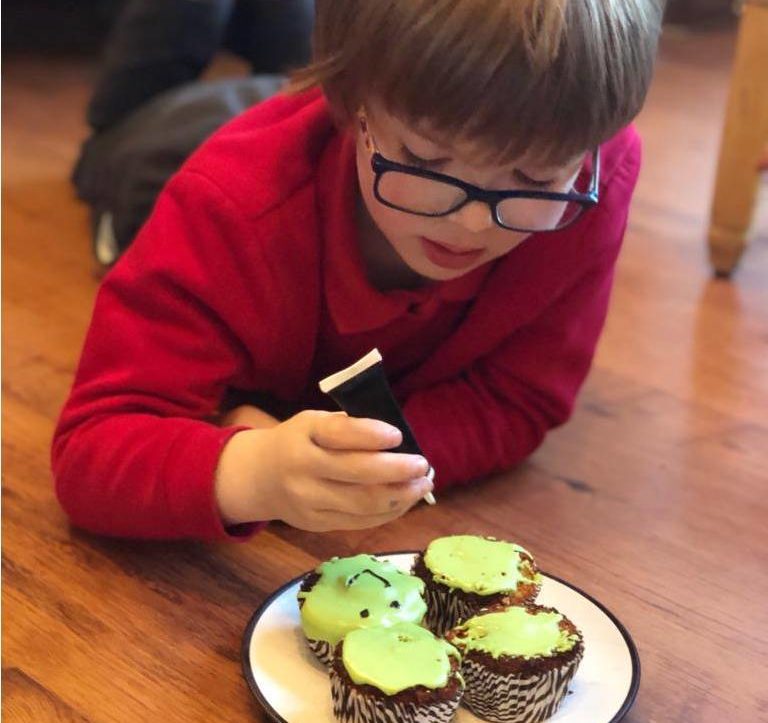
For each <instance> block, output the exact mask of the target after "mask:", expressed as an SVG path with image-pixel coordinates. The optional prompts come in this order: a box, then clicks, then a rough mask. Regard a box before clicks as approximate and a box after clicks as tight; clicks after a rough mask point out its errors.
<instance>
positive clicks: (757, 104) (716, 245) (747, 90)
mask: <svg viewBox="0 0 768 723" xmlns="http://www.w3.org/2000/svg"><path fill="white" fill-rule="evenodd" d="M766 143H768V2H766V1H765V0H762V1H760V2H757V1H756V0H752V2H749V1H748V2H747V3H745V5H744V10H743V15H742V17H741V22H740V25H739V37H738V41H737V44H736V57H735V59H734V65H733V71H732V75H731V85H730V91H729V96H728V107H727V110H726V116H725V127H724V129H723V137H722V142H721V146H720V158H719V160H718V166H717V180H716V183H715V193H714V198H713V202H712V215H711V219H710V228H709V257H710V261H711V262H712V265H713V267H714V269H715V273H717V274H718V275H719V276H729V275H730V274H731V272H732V271H733V269H734V268H735V266H736V264H737V263H738V261H739V258H740V257H741V255H742V253H743V251H744V249H745V248H746V245H747V233H748V231H749V226H750V222H751V220H752V210H753V206H754V203H755V197H756V195H757V187H758V181H759V175H758V170H757V169H758V159H759V158H760V156H761V153H762V152H763V149H764V147H765V145H766Z"/></svg>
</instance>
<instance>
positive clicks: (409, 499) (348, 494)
mask: <svg viewBox="0 0 768 723" xmlns="http://www.w3.org/2000/svg"><path fill="white" fill-rule="evenodd" d="M325 485H326V498H325V501H324V505H323V506H324V507H325V508H326V509H333V510H334V511H336V512H342V513H346V514H349V515H355V516H361V517H370V516H376V515H387V514H402V513H403V512H405V511H406V510H407V509H409V508H410V507H412V506H413V505H414V504H416V502H418V501H419V500H420V499H421V498H422V497H423V496H424V495H425V494H426V492H427V491H428V490H431V489H432V483H431V482H430V481H429V480H428V479H427V478H426V477H421V478H419V479H414V480H412V481H411V482H400V483H395V484H384V485H356V484H346V483H344V482H333V481H326V482H325Z"/></svg>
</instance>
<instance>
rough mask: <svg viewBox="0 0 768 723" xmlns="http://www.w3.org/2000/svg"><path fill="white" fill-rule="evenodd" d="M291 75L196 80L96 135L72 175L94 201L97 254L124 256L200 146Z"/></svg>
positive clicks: (108, 259) (105, 258)
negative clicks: (168, 185) (163, 193)
mask: <svg viewBox="0 0 768 723" xmlns="http://www.w3.org/2000/svg"><path fill="white" fill-rule="evenodd" d="M284 80H285V79H284V78H283V77H282V76H278V75H263V76H250V77H247V78H235V79H226V80H219V81H205V82H193V83H188V84H186V85H183V86H181V87H178V88H174V89H172V90H169V91H166V92H164V93H162V94H161V95H158V96H157V97H155V98H153V99H152V100H151V101H149V102H148V103H146V104H145V105H143V106H142V107H141V108H139V109H138V110H137V111H135V112H133V113H132V114H130V115H128V116H126V117H125V118H124V119H123V120H122V121H120V122H119V123H117V124H116V125H114V126H112V127H110V128H109V129H107V130H105V131H101V132H98V133H96V134H94V135H93V136H92V137H91V138H90V139H88V141H86V143H85V144H84V145H83V148H82V151H81V154H80V158H79V160H78V162H77V165H76V167H75V170H74V173H73V178H72V180H73V182H74V184H75V188H76V189H77V195H78V197H79V198H80V199H82V200H83V201H85V202H86V203H88V204H89V205H90V206H91V209H92V221H93V249H94V254H95V256H96V258H97V260H98V261H99V262H100V263H102V264H104V265H109V264H111V263H113V262H114V261H116V260H117V258H118V256H119V255H120V254H121V253H122V252H123V251H124V250H125V249H126V247H127V246H128V244H130V242H131V241H132V240H133V238H134V237H135V235H136V233H137V232H138V230H139V229H140V228H141V226H142V224H143V223H144V221H145V220H146V219H147V217H148V216H149V214H150V212H151V211H152V207H153V206H154V203H155V200H156V199H157V195H158V194H159V192H160V189H161V188H162V187H163V186H164V185H165V183H166V181H167V180H168V179H169V178H170V176H171V175H173V174H174V173H175V172H176V171H177V170H178V169H179V167H180V166H181V165H182V163H183V162H184V161H185V160H186V158H187V157H188V156H189V155H190V154H191V153H192V151H193V150H195V148H197V147H198V146H199V145H200V144H201V143H202V142H203V141H204V140H205V139H206V138H207V137H208V136H209V135H211V133H213V131H215V130H216V129H217V128H219V127H220V126H221V125H223V124H224V123H226V122H227V121H228V120H230V119H231V118H233V117H234V116H236V115H238V114H239V113H241V112H242V111H244V110H245V109H246V108H248V107H249V106H251V105H253V104H254V103H258V102H259V101H261V100H264V99H265V98H267V97H269V96H270V95H273V94H274V93H276V92H277V91H278V90H279V89H280V87H281V86H282V85H283V83H284Z"/></svg>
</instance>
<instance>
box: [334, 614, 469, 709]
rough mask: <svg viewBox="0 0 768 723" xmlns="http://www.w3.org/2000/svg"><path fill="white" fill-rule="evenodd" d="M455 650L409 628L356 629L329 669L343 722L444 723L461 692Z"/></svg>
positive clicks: (411, 625)
mask: <svg viewBox="0 0 768 723" xmlns="http://www.w3.org/2000/svg"><path fill="white" fill-rule="evenodd" d="M460 665H461V660H460V656H459V653H458V651H457V650H456V648H454V647H453V646H452V645H449V644H448V643H447V642H445V640H441V639H440V638H437V637H435V636H434V635H433V634H432V633H431V632H429V630H427V629H426V628H423V627H421V626H419V625H416V624H414V623H399V624H398V625H393V626H391V627H388V628H384V627H372V628H358V629H357V630H353V631H352V632H350V633H348V634H347V636H346V637H345V638H344V640H343V641H342V642H341V643H339V645H338V646H337V647H336V651H335V655H334V658H333V663H332V664H331V667H330V669H329V673H330V677H331V698H332V700H333V713H334V715H335V716H336V719H337V720H339V721H342V722H343V723H393V722H394V721H397V723H427V722H428V723H448V721H450V720H452V719H453V716H454V714H455V713H456V709H457V708H458V706H459V702H460V701H461V696H462V693H463V691H464V681H463V679H462V676H461V672H460Z"/></svg>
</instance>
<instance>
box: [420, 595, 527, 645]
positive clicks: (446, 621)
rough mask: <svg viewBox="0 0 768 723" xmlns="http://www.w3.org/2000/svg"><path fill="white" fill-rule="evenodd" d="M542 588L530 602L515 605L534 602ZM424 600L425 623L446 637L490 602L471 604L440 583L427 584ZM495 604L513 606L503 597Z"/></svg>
mask: <svg viewBox="0 0 768 723" xmlns="http://www.w3.org/2000/svg"><path fill="white" fill-rule="evenodd" d="M539 589H540V586H539V587H537V588H536V592H535V594H534V595H532V596H531V597H530V599H529V600H522V601H520V602H516V603H515V604H521V603H525V602H532V601H533V600H535V598H536V595H538V592H539ZM424 599H425V600H426V602H427V614H426V616H425V617H424V622H425V624H426V625H427V627H428V628H429V629H430V630H431V631H432V632H433V633H434V634H435V635H440V636H442V635H445V634H446V633H447V632H448V631H449V630H451V629H452V628H454V627H456V626H457V625H459V624H460V623H463V622H464V621H465V620H468V619H469V618H471V617H473V616H474V615H477V614H478V613H479V612H480V611H481V610H483V609H484V608H485V607H486V606H487V605H488V604H489V603H490V601H478V602H469V601H467V600H466V599H464V598H462V597H460V596H459V595H457V594H456V593H455V592H454V591H453V590H452V589H451V588H449V587H445V586H442V585H439V583H432V584H426V585H425V586H424ZM493 604H501V605H511V604H513V603H512V601H511V600H509V599H508V598H504V597H502V598H501V599H499V598H496V599H494V600H493Z"/></svg>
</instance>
